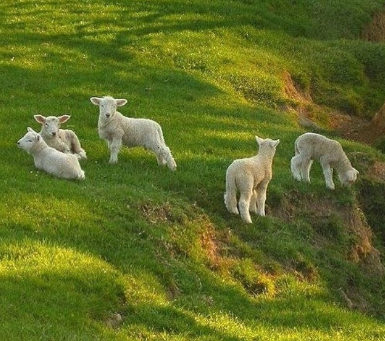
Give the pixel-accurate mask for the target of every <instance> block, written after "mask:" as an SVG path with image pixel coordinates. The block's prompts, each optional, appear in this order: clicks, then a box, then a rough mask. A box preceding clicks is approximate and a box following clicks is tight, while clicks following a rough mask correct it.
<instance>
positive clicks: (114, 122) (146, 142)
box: [90, 96, 176, 171]
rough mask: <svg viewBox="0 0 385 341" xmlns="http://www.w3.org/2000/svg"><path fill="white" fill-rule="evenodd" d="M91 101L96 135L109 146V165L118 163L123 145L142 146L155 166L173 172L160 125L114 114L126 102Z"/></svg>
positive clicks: (114, 100) (97, 99)
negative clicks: (96, 116) (96, 119)
mask: <svg viewBox="0 0 385 341" xmlns="http://www.w3.org/2000/svg"><path fill="white" fill-rule="evenodd" d="M90 100H91V102H92V103H93V104H95V105H98V106H99V122H98V132H99V136H100V138H102V139H104V140H106V141H107V143H108V148H109V150H110V161H109V162H110V163H117V162H118V153H119V150H120V148H121V146H122V144H124V145H126V146H128V147H135V146H142V147H144V148H146V149H150V150H151V151H153V152H154V154H155V155H156V158H157V161H158V165H161V166H164V165H167V166H168V168H170V169H171V170H172V171H174V170H175V169H176V163H175V160H174V158H173V157H172V155H171V151H170V148H168V147H167V146H166V144H165V141H164V138H163V132H162V128H161V126H160V125H159V124H158V123H157V122H155V121H153V120H149V119H144V118H129V117H125V116H123V115H122V114H121V113H120V112H118V111H116V108H117V107H121V106H123V105H125V104H126V103H127V100H125V99H114V98H112V97H110V96H105V97H102V98H98V97H91V98H90Z"/></svg>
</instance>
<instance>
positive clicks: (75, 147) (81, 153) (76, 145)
mask: <svg viewBox="0 0 385 341" xmlns="http://www.w3.org/2000/svg"><path fill="white" fill-rule="evenodd" d="M71 147H72V148H71V149H72V151H73V153H75V154H76V155H77V158H78V159H87V154H86V152H85V150H84V149H83V148H82V146H81V144H80V141H79V139H78V137H77V136H76V135H75V134H74V135H73V136H72V143H71Z"/></svg>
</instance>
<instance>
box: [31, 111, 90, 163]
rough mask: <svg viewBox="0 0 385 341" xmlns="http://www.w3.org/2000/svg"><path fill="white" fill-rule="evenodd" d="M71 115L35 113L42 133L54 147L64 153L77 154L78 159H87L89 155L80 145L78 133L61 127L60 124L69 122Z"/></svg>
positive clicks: (46, 140) (45, 139)
mask: <svg viewBox="0 0 385 341" xmlns="http://www.w3.org/2000/svg"><path fill="white" fill-rule="evenodd" d="M70 117H71V116H69V115H62V116H58V117H56V116H48V117H45V116H43V115H34V118H35V120H36V121H37V122H39V123H40V124H41V131H40V135H41V137H42V138H43V139H44V141H45V142H46V143H47V144H48V145H49V146H50V147H52V148H55V149H57V150H59V151H60V152H63V153H72V154H75V155H76V156H77V157H78V159H86V158H87V155H86V152H85V151H84V149H83V148H82V147H81V145H80V141H79V139H78V137H77V136H76V134H75V133H74V132H73V131H72V130H69V129H60V124H61V123H64V122H67V121H68V120H69V119H70Z"/></svg>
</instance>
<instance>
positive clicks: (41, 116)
mask: <svg viewBox="0 0 385 341" xmlns="http://www.w3.org/2000/svg"><path fill="white" fill-rule="evenodd" d="M33 117H34V118H35V120H36V121H37V122H39V123H40V124H44V123H45V117H44V116H43V115H34V116H33Z"/></svg>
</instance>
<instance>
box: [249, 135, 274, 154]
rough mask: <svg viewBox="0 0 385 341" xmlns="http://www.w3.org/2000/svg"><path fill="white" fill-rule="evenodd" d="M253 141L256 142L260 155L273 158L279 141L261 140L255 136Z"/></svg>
mask: <svg viewBox="0 0 385 341" xmlns="http://www.w3.org/2000/svg"><path fill="white" fill-rule="evenodd" d="M255 139H256V140H257V143H258V146H259V153H260V154H263V155H266V156H268V157H273V156H274V154H275V150H276V149H277V146H278V144H279V140H272V139H269V138H267V139H262V138H260V137H258V136H255Z"/></svg>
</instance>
